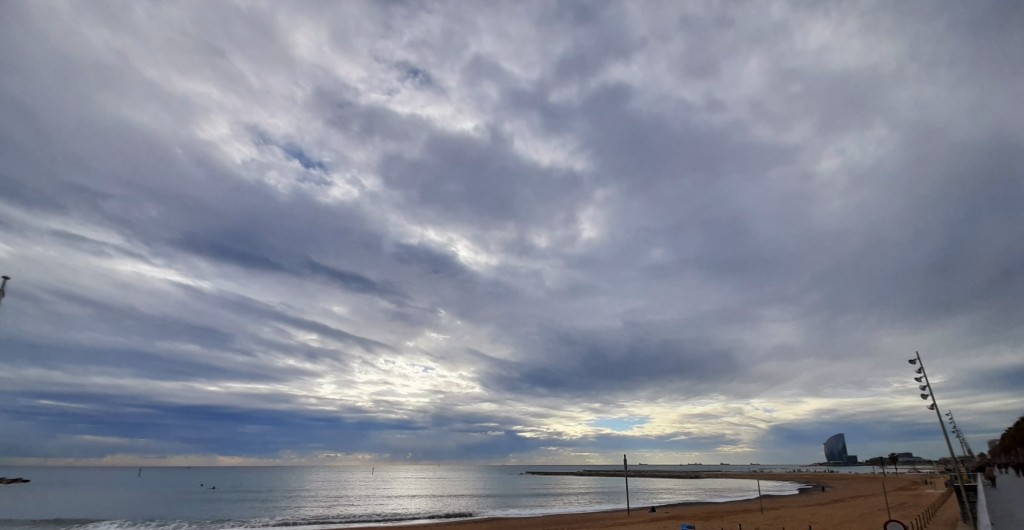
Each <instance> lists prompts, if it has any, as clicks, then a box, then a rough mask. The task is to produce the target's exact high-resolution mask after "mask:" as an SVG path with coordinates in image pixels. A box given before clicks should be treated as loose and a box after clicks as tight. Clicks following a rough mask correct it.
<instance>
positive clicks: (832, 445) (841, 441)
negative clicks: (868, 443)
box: [825, 433, 849, 464]
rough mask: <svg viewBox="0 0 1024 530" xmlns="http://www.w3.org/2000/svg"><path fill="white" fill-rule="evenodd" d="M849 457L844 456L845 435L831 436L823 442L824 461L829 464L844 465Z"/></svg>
mask: <svg viewBox="0 0 1024 530" xmlns="http://www.w3.org/2000/svg"><path fill="white" fill-rule="evenodd" d="M848 458H849V455H848V454H846V435H844V434H843V433H839V434H835V435H832V437H831V438H829V439H828V440H825V460H826V461H827V462H829V463H830V464H846V461H847V459H848Z"/></svg>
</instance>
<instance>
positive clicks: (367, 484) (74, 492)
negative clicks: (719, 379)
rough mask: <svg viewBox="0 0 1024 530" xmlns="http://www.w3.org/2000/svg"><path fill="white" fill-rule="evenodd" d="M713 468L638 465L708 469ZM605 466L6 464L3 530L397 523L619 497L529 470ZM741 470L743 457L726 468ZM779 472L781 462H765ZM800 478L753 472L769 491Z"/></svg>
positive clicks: (655, 497)
mask: <svg viewBox="0 0 1024 530" xmlns="http://www.w3.org/2000/svg"><path fill="white" fill-rule="evenodd" d="M715 468H718V466H643V467H641V468H640V469H652V470H653V469H672V470H689V471H696V470H713V469H715ZM578 469H616V468H614V467H612V466H606V467H603V466H426V465H423V466H384V467H375V468H370V467H191V468H185V467H178V468H174V467H165V468H144V469H143V470H142V472H141V475H140V474H139V470H138V468H124V467H107V468H101V467H77V468H76V467H64V468H61V467H5V468H0V475H4V476H7V477H24V478H28V479H30V480H31V481H32V482H31V483H29V484H20V485H5V486H0V529H3V530H13V529H34V530H53V529H57V528H76V529H82V530H121V529H124V530H128V529H146V530H222V529H231V528H273V527H279V528H280V527H287V528H291V529H294V528H295V527H305V528H309V529H314V528H325V527H332V528H338V527H345V526H354V525H366V524H381V525H396V524H401V523H409V522H413V521H422V520H438V521H439V520H443V519H450V518H469V517H489V516H525V515H538V514H550V513H569V512H587V511H599V510H608V509H617V508H624V507H625V502H626V499H625V492H624V484H623V483H624V481H623V479H622V478H603V477H569V476H536V475H526V474H524V472H526V471H530V470H533V471H560V470H578ZM726 469H728V470H732V471H745V470H747V469H748V468H747V466H728V467H727V468H726ZM771 469H772V470H783V469H788V468H776V467H773V468H771ZM798 489H799V484H796V483H792V482H776V481H761V491H762V492H763V493H764V494H767V495H792V494H795V493H797V491H798ZM629 493H630V503H631V505H632V506H634V507H637V508H638V509H646V508H647V507H649V506H651V505H663V504H671V503H678V502H725V501H732V500H740V499H749V498H754V497H756V496H757V484H756V482H755V481H752V480H737V479H718V478H707V479H692V480H690V479H654V478H647V479H643V478H630V480H629Z"/></svg>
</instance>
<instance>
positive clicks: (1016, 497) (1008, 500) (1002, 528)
mask: <svg viewBox="0 0 1024 530" xmlns="http://www.w3.org/2000/svg"><path fill="white" fill-rule="evenodd" d="M996 486H997V487H995V488H993V487H991V486H989V485H988V484H986V485H985V500H986V502H987V504H988V513H989V516H990V518H991V520H992V529H993V530H1021V529H1024V478H1018V477H1017V475H1015V474H1014V473H1013V471H1012V470H1011V471H1010V473H1009V474H1006V475H998V476H997V477H996Z"/></svg>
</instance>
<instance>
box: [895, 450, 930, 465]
mask: <svg viewBox="0 0 1024 530" xmlns="http://www.w3.org/2000/svg"><path fill="white" fill-rule="evenodd" d="M896 457H897V458H899V463H900V464H927V463H930V462H931V460H928V459H927V458H921V457H920V456H916V455H914V453H896Z"/></svg>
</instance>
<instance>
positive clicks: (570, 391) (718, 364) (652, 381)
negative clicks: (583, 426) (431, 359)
mask: <svg viewBox="0 0 1024 530" xmlns="http://www.w3.org/2000/svg"><path fill="white" fill-rule="evenodd" d="M522 347H523V349H524V350H526V351H532V352H534V356H532V357H530V358H528V359H526V360H524V361H521V362H517V363H511V362H510V363H502V362H497V363H496V364H495V367H494V368H495V371H494V372H493V373H491V374H490V375H489V377H488V379H489V383H490V385H489V386H493V387H496V388H502V389H504V390H505V391H509V392H516V393H522V394H526V395H531V394H555V395H569V396H571V395H576V394H585V395H594V394H598V395H615V394H620V393H631V394H643V393H646V392H652V393H661V392H664V390H665V389H667V388H673V390H672V392H673V394H675V395H676V396H679V397H685V396H688V395H698V394H702V393H706V392H709V391H711V390H713V389H714V388H717V387H720V386H722V385H728V384H730V383H731V382H732V381H733V380H735V379H736V378H737V377H738V376H739V375H740V374H741V373H742V367H741V365H740V363H739V362H738V361H737V359H736V358H735V357H734V354H733V352H730V351H726V350H723V349H719V348H714V347H709V346H705V345H700V344H699V343H696V341H686V340H682V339H677V338H669V337H660V336H657V335H654V334H650V333H647V332H646V330H644V329H643V328H642V326H635V325H634V326H628V327H625V328H623V329H619V330H602V329H587V330H570V329H559V330H553V331H547V332H544V334H543V336H542V337H540V338H539V340H537V341H535V342H533V343H529V344H524V345H523V346H522Z"/></svg>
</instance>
